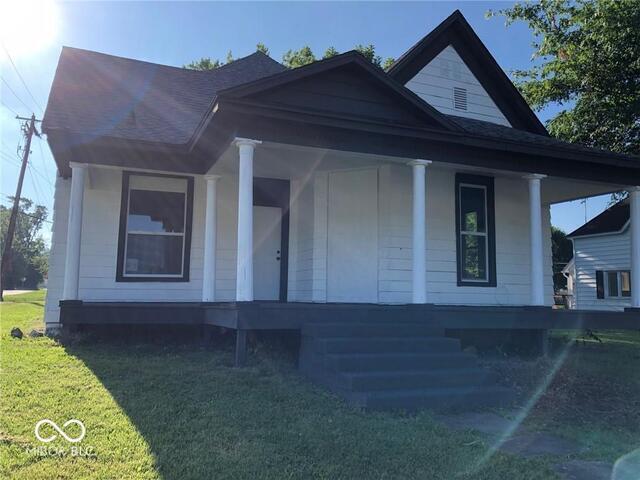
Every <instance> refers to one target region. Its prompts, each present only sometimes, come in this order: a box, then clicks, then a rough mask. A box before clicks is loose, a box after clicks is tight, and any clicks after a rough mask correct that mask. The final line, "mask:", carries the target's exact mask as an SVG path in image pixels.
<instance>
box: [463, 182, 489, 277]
mask: <svg viewBox="0 0 640 480" xmlns="http://www.w3.org/2000/svg"><path fill="white" fill-rule="evenodd" d="M461 183H462V184H464V183H468V184H471V185H479V186H483V187H485V188H486V189H487V190H486V191H487V250H488V257H487V268H488V270H489V272H488V273H489V275H488V280H487V281H484V282H482V281H477V282H471V281H468V280H463V279H462V258H461V255H462V245H461V242H460V184H461ZM455 184H456V185H455V197H456V207H455V208H456V211H455V216H456V270H457V280H458V286H459V287H495V286H496V285H497V280H496V222H495V192H494V179H493V177H486V176H483V175H470V174H466V173H456V182H455Z"/></svg>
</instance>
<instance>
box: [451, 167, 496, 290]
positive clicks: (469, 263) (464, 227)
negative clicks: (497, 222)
mask: <svg viewBox="0 0 640 480" xmlns="http://www.w3.org/2000/svg"><path fill="white" fill-rule="evenodd" d="M493 203H494V192H493V178H492V177H481V176H477V175H465V174H457V175H456V236H457V239H456V244H457V264H458V285H459V286H495V285H496V274H495V226H494V205H493Z"/></svg>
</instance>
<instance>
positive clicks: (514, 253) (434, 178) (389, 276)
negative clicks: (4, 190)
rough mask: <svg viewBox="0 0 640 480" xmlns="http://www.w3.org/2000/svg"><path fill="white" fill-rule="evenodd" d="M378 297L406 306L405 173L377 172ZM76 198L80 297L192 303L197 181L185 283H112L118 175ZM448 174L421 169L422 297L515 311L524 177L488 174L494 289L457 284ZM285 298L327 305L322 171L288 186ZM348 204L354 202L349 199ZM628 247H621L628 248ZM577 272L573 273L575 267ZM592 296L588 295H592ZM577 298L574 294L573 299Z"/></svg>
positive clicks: (233, 194)
mask: <svg viewBox="0 0 640 480" xmlns="http://www.w3.org/2000/svg"><path fill="white" fill-rule="evenodd" d="M378 174H379V182H378V183H379V185H378V188H379V191H378V212H379V213H378V215H379V217H378V248H377V251H378V258H372V259H371V261H372V262H377V264H378V269H377V272H378V282H377V285H378V299H379V302H381V303H407V302H409V301H410V300H411V256H412V252H411V228H412V227H411V195H412V194H411V191H412V182H411V168H410V167H408V166H405V165H398V164H393V165H391V164H387V165H382V166H380V167H379V171H378ZM91 180H92V181H91V186H87V188H86V189H85V196H84V212H83V225H82V228H83V231H82V248H81V257H80V289H79V296H80V298H81V299H82V300H87V301H100V300H103V301H199V300H200V298H201V289H202V262H203V258H202V257H203V240H204V238H203V237H204V228H203V225H204V213H205V212H204V203H205V190H206V188H205V183H204V181H203V180H202V178H200V177H196V179H195V186H194V208H193V228H192V240H191V262H190V264H191V266H190V281H189V282H161V283H153V282H149V283H144V282H140V283H138V282H131V283H122V282H116V280H115V277H116V257H117V245H118V225H119V216H120V196H121V186H122V174H121V172H119V171H117V170H110V169H94V171H92V173H91ZM454 186H455V172H454V171H452V170H448V169H441V168H437V167H436V166H430V167H428V168H427V291H428V301H429V302H434V303H445V304H447V303H448V304H470V305H474V304H476V305H522V304H527V303H528V302H529V265H530V264H529V220H528V215H529V210H528V193H527V188H526V181H525V180H523V179H517V178H516V179H514V178H505V177H496V179H495V206H496V261H497V286H496V287H458V286H457V282H456V242H455V211H454V210H455V193H454ZM69 188H70V180H63V179H58V180H57V183H56V194H55V202H54V213H53V215H54V225H53V236H52V246H51V257H50V271H49V291H48V295H47V303H46V321H47V323H54V324H55V323H57V322H58V301H59V300H60V296H61V292H62V280H63V277H64V255H65V247H66V244H65V237H66V226H67V210H68V197H69ZM291 198H292V199H293V202H294V204H293V207H292V210H291V224H290V234H291V239H290V252H289V263H290V267H289V274H290V279H289V299H290V300H291V301H314V302H325V301H326V300H327V238H328V231H327V225H328V214H329V213H328V207H327V205H328V173H327V172H317V173H315V174H314V175H313V176H312V177H311V178H309V179H307V178H305V179H304V180H302V179H300V180H295V181H293V182H292V195H291ZM353 201H354V202H357V201H358V199H357V198H354V199H353ZM217 203H218V222H217V250H216V255H217V262H216V299H217V300H221V301H227V300H233V299H234V298H235V274H236V245H237V177H235V176H233V175H225V176H223V177H222V178H221V179H220V180H219V183H218V202H217ZM543 212H544V219H543V221H544V224H543V226H544V232H545V241H544V248H545V252H546V255H545V273H546V275H545V293H546V299H547V303H548V304H550V303H551V300H552V277H551V238H550V217H549V209H548V208H544V209H543ZM627 249H628V247H627ZM577 268H579V266H578V264H577ZM594 295H595V293H594ZM579 297H580V295H579Z"/></svg>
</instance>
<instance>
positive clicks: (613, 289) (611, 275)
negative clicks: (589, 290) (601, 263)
mask: <svg viewBox="0 0 640 480" xmlns="http://www.w3.org/2000/svg"><path fill="white" fill-rule="evenodd" d="M596 290H597V293H598V295H597V296H598V298H623V297H630V296H631V273H630V272H629V271H628V270H621V271H617V270H608V271H604V272H603V271H601V270H598V271H596Z"/></svg>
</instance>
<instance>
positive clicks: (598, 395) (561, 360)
mask: <svg viewBox="0 0 640 480" xmlns="http://www.w3.org/2000/svg"><path fill="white" fill-rule="evenodd" d="M596 334H597V337H598V338H599V339H600V341H601V342H600V341H598V340H596V339H594V338H590V337H586V336H583V334H582V333H581V332H573V331H555V332H552V335H551V344H552V345H553V354H552V355H551V356H550V358H547V359H538V360H534V361H525V360H514V359H510V360H508V361H492V362H488V363H489V364H490V367H493V368H494V369H495V370H497V371H498V372H499V374H500V375H499V376H500V377H501V378H502V379H503V380H504V381H505V383H508V384H511V385H516V387H517V388H518V389H519V390H520V392H521V394H522V396H523V397H524V398H532V397H533V396H534V395H535V394H536V393H540V397H539V399H538V400H537V402H535V404H534V405H533V406H532V408H531V409H530V410H529V412H528V415H527V417H526V418H525V420H524V422H523V426H524V427H526V428H528V429H530V430H537V431H546V432H550V433H553V434H556V435H559V436H562V437H564V438H568V439H570V440H574V441H575V442H577V443H579V444H581V445H582V446H584V447H585V448H586V450H585V452H584V453H582V454H580V455H579V457H581V458H584V459H590V460H604V461H609V462H615V460H617V459H618V458H620V457H621V456H623V455H624V454H626V453H629V452H631V451H633V450H634V449H637V448H638V447H640V374H639V373H638V370H639V368H640V331H625V332H619V331H608V332H596ZM550 372H553V373H550ZM543 385H544V388H542V387H541V386H543Z"/></svg>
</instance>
